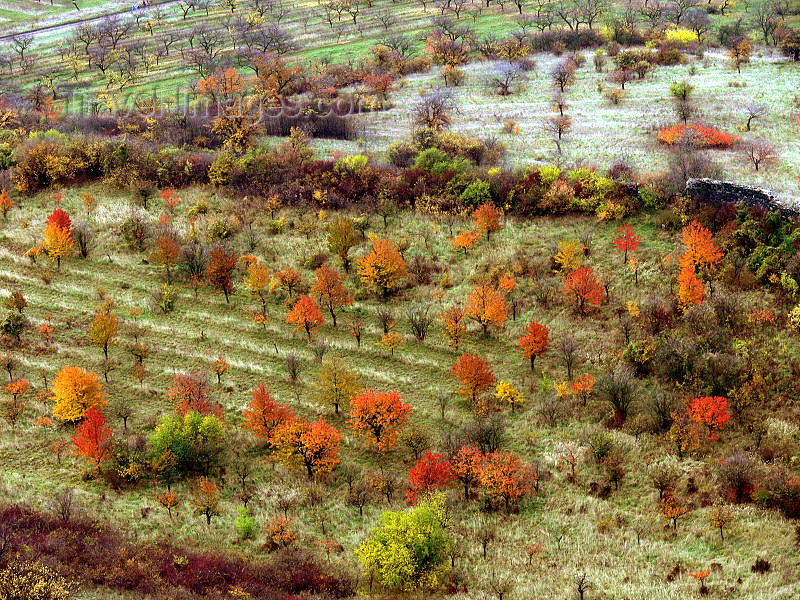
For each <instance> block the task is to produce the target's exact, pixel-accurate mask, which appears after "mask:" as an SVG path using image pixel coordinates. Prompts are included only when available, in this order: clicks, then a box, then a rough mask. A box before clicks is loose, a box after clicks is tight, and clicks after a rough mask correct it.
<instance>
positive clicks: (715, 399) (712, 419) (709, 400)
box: [687, 396, 731, 441]
mask: <svg viewBox="0 0 800 600" xmlns="http://www.w3.org/2000/svg"><path fill="white" fill-rule="evenodd" d="M687 412H688V414H689V418H690V419H691V420H692V421H694V422H695V423H697V424H698V425H705V426H706V427H708V439H709V440H712V441H713V440H716V439H717V433H716V432H717V431H718V430H720V429H723V428H724V427H725V425H727V424H728V421H730V419H731V415H730V413H728V399H727V398H723V397H721V396H706V397H705V398H695V399H694V400H692V401H691V402H690V403H689V407H688V410H687Z"/></svg>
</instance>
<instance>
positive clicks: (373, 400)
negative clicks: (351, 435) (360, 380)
mask: <svg viewBox="0 0 800 600" xmlns="http://www.w3.org/2000/svg"><path fill="white" fill-rule="evenodd" d="M350 407H351V409H352V411H351V413H350V427H351V428H352V429H354V430H355V431H356V432H358V433H361V434H362V435H364V436H365V437H366V438H367V440H368V441H369V442H370V443H373V444H375V445H376V446H377V447H378V448H379V449H381V450H385V449H386V448H391V447H392V446H394V445H395V443H396V442H397V437H398V435H399V433H400V430H401V429H402V427H403V426H404V425H405V424H406V423H407V422H408V413H409V412H411V406H410V405H408V404H405V403H404V402H403V400H402V396H401V395H400V394H399V393H397V392H388V393H382V392H378V391H376V390H374V389H369V390H367V391H365V392H364V393H362V394H359V395H358V396H353V397H352V398H351V399H350Z"/></svg>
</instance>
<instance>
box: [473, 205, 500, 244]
mask: <svg viewBox="0 0 800 600" xmlns="http://www.w3.org/2000/svg"><path fill="white" fill-rule="evenodd" d="M501 216H502V214H501V213H500V211H499V210H497V209H496V208H495V207H494V206H493V205H491V204H487V203H484V204H481V205H480V206H479V207H478V208H476V209H475V212H473V213H472V220H473V222H474V223H475V229H477V230H478V231H480V232H482V233H483V234H485V235H486V239H487V241H488V240H491V238H492V233H495V232H497V231H500V230H501V229H503V223H502V222H501V220H500V217H501Z"/></svg>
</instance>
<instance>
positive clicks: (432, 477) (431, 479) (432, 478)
mask: <svg viewBox="0 0 800 600" xmlns="http://www.w3.org/2000/svg"><path fill="white" fill-rule="evenodd" d="M454 479H455V478H454V476H453V470H452V468H451V467H450V461H448V460H447V459H446V458H445V457H444V456H443V455H441V454H436V453H434V452H426V453H425V454H423V455H422V458H420V459H419V460H418V461H417V464H416V465H414V467H412V469H411V470H410V471H409V472H408V480H409V482H410V486H409V488H408V489H407V490H406V501H407V502H408V503H409V504H416V503H417V502H418V501H419V499H420V498H422V497H423V496H427V495H428V494H430V493H431V492H433V491H436V490H439V489H442V488H447V487H450V486H452V485H453V480H454Z"/></svg>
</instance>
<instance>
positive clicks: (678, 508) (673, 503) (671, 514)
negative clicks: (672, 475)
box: [658, 490, 689, 531]
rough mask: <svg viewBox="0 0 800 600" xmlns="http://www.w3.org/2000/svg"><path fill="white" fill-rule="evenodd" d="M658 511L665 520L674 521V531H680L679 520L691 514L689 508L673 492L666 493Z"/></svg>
mask: <svg viewBox="0 0 800 600" xmlns="http://www.w3.org/2000/svg"><path fill="white" fill-rule="evenodd" d="M658 510H659V512H660V513H661V516H663V517H664V518H665V519H669V520H670V521H672V529H673V531H677V530H678V519H679V518H680V517H682V516H683V515H685V514H686V513H687V512H689V507H688V506H687V505H686V504H684V503H683V502H681V501H680V499H679V498H678V497H677V496H676V495H675V494H674V493H673V492H672V491H671V490H668V491H666V492H665V493H664V497H663V498H662V500H661V502H659V503H658Z"/></svg>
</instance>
